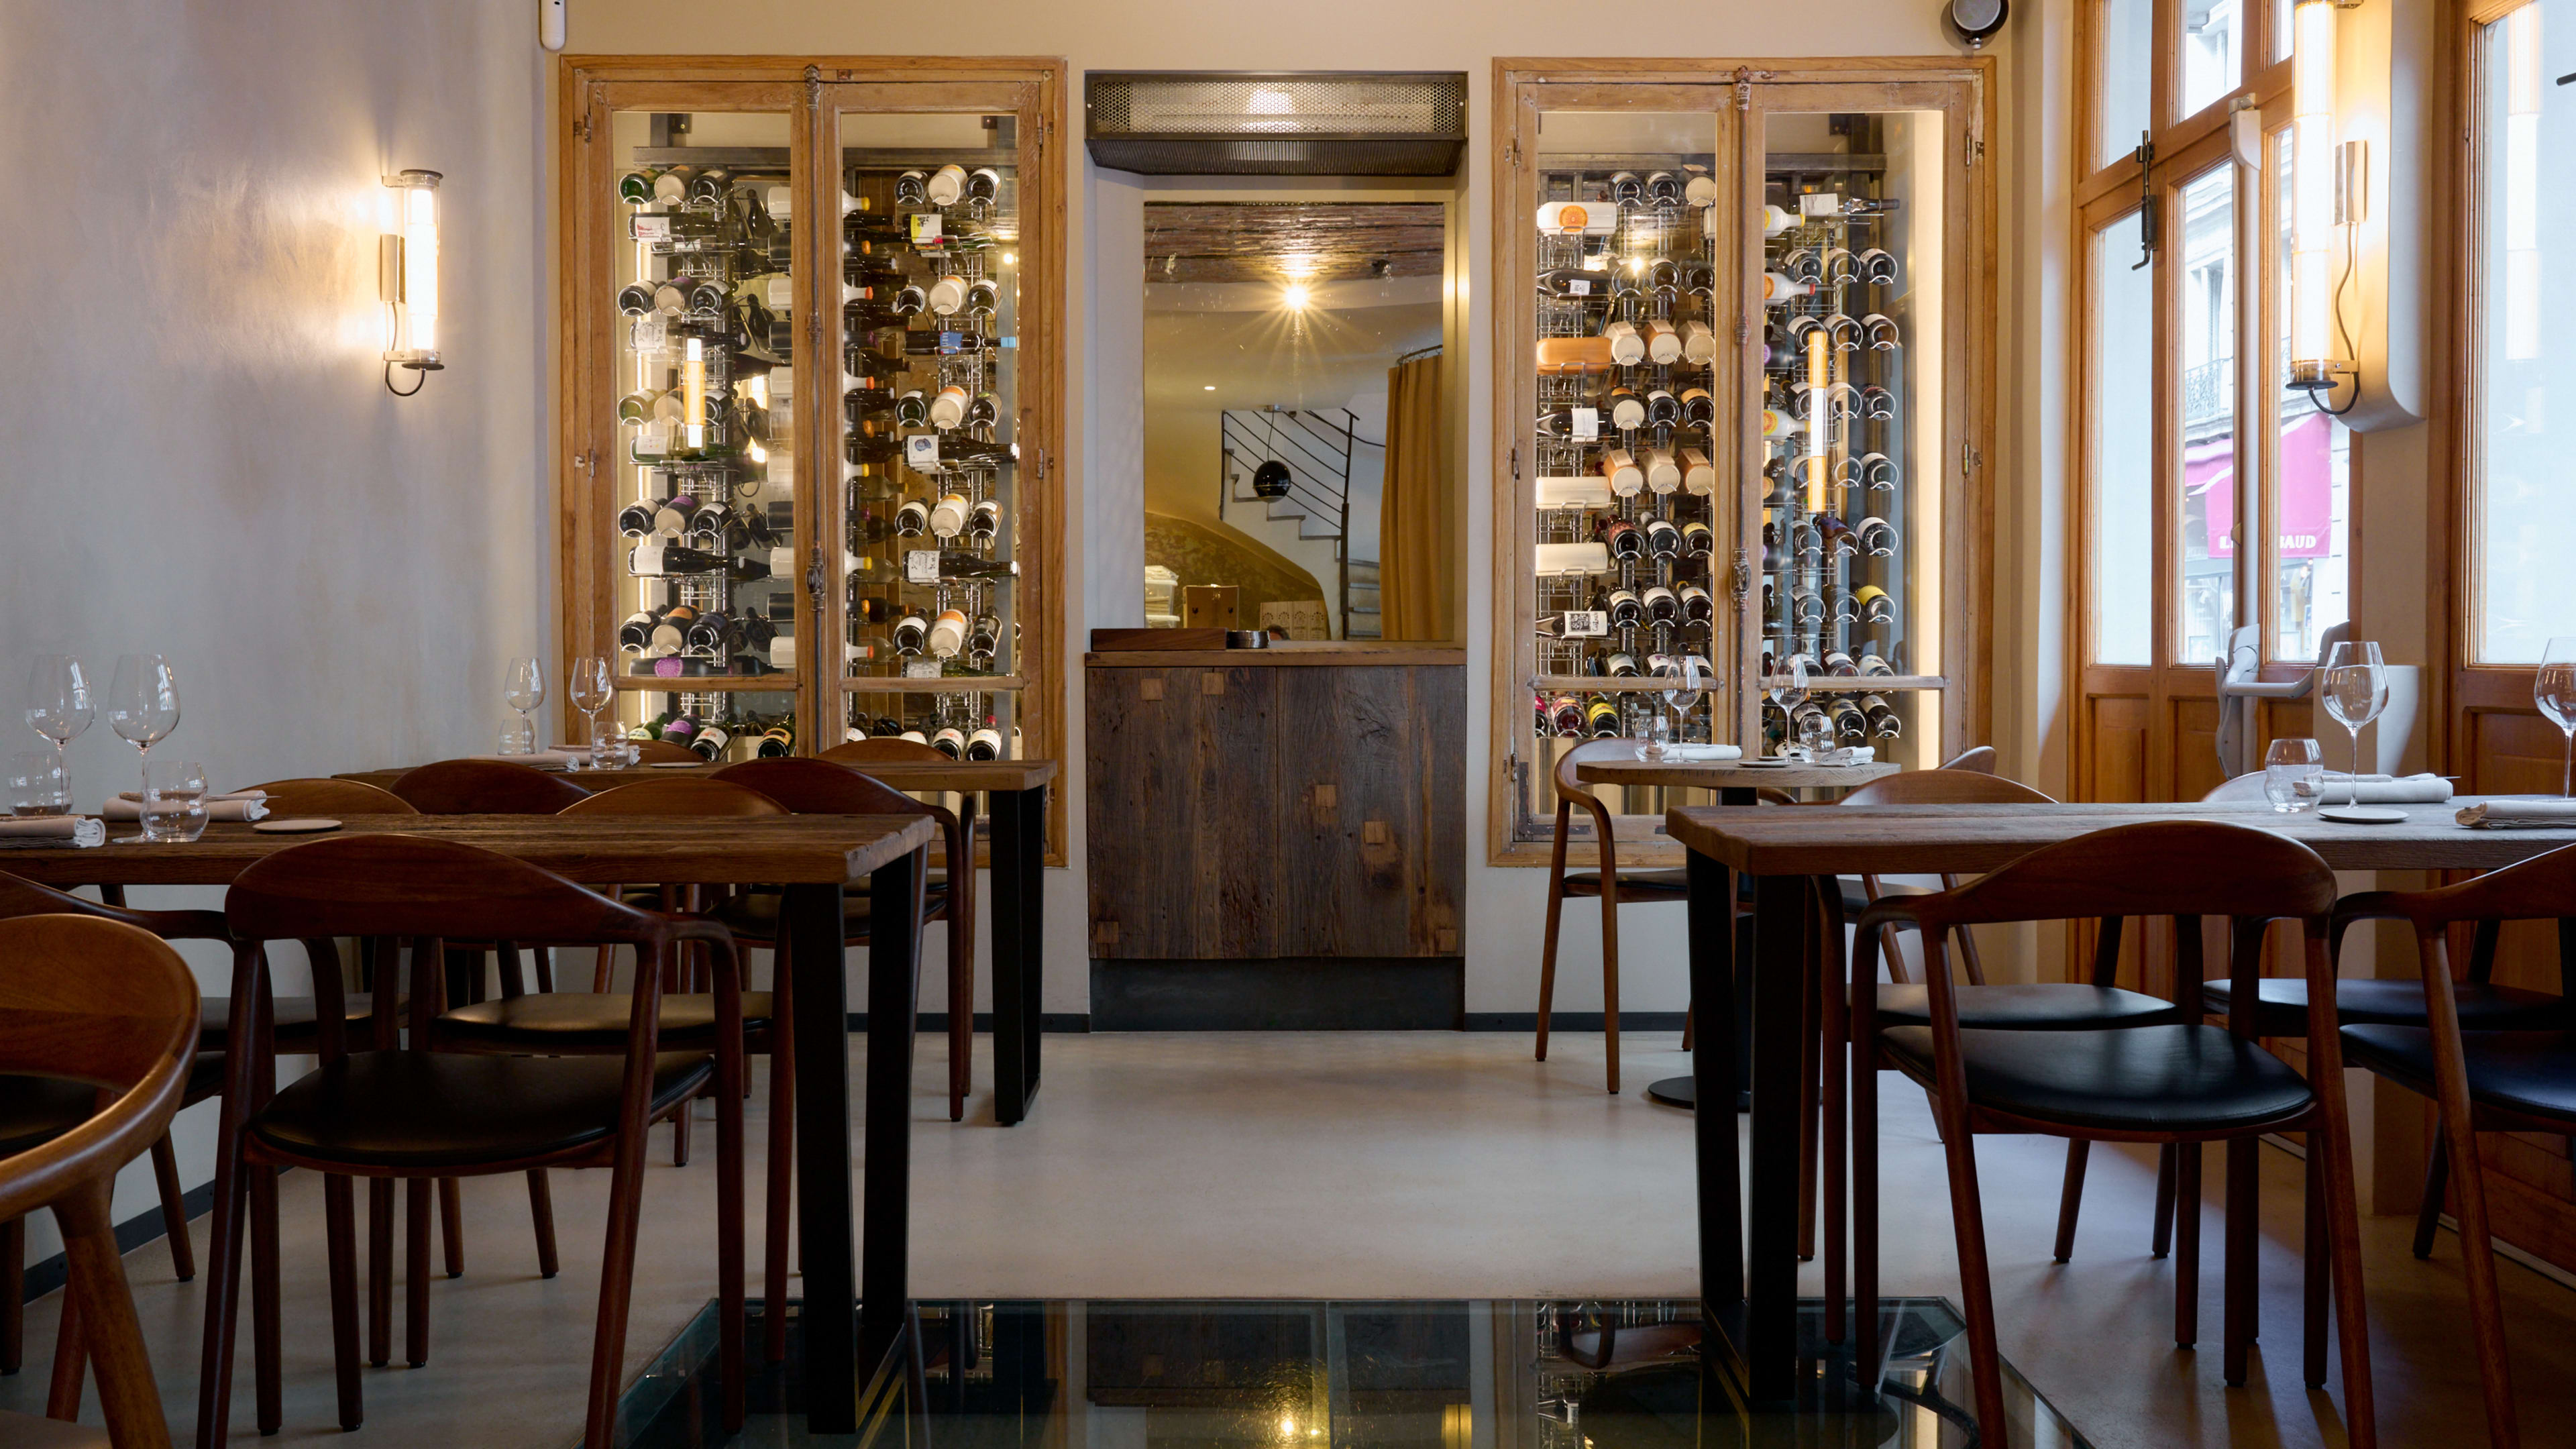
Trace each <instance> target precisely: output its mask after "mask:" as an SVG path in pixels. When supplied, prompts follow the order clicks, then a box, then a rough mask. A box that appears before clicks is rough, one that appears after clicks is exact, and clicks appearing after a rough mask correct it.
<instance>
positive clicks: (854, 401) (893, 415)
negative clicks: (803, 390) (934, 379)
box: [841, 379, 917, 428]
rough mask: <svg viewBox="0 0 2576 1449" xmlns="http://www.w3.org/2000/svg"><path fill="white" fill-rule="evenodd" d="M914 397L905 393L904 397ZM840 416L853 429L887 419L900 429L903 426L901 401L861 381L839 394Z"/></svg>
mask: <svg viewBox="0 0 2576 1449" xmlns="http://www.w3.org/2000/svg"><path fill="white" fill-rule="evenodd" d="M916 395H917V394H914V393H906V394H904V397H907V398H908V397H913V396H916ZM841 416H842V418H843V419H844V420H845V421H847V422H848V423H849V425H850V426H851V427H854V428H855V427H857V426H859V425H860V424H861V423H868V422H883V421H885V420H887V419H889V418H890V419H892V420H893V421H894V423H895V425H896V426H898V427H900V426H903V424H904V417H903V399H902V398H898V397H896V396H895V395H894V394H893V393H891V392H888V391H887V390H886V389H884V388H882V387H878V386H875V385H873V384H872V383H870V382H868V381H866V380H864V379H863V380H862V381H861V383H860V385H859V386H857V387H854V388H851V389H850V390H849V391H847V392H845V393H842V394H841Z"/></svg>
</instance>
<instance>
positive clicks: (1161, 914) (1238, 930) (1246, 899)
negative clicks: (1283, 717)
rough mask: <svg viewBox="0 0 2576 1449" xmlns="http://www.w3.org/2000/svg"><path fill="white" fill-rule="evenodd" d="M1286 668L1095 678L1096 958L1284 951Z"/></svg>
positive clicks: (1090, 677) (1091, 683) (1099, 672)
mask: <svg viewBox="0 0 2576 1449" xmlns="http://www.w3.org/2000/svg"><path fill="white" fill-rule="evenodd" d="M1283 672H1286V671H1281V670H1276V669H1270V668H1242V667H1233V668H1212V667H1209V666H1206V665H1186V666H1181V667H1178V668H1138V669H1092V670H1089V671H1087V673H1086V677H1085V682H1086V692H1087V694H1088V696H1089V698H1088V704H1089V727H1088V734H1089V739H1090V748H1089V762H1088V771H1087V773H1088V777H1089V780H1088V783H1089V794H1090V812H1091V813H1090V817H1089V818H1090V821H1091V829H1090V836H1091V840H1090V856H1091V936H1092V946H1091V954H1092V955H1093V956H1094V957H1097V958H1103V959H1121V960H1212V959H1224V958H1259V957H1268V956H1276V955H1278V954H1279V951H1278V948H1277V933H1278V930H1279V919H1280V914H1281V913H1280V911H1279V910H1278V909H1277V901H1278V891H1279V878H1280V869H1281V865H1280V862H1281V846H1282V834H1281V832H1282V822H1281V821H1280V819H1279V815H1278V811H1277V808H1276V806H1275V803H1274V802H1276V801H1278V800H1279V799H1280V798H1281V793H1280V780H1279V765H1278V756H1277V751H1276V749H1275V748H1274V740H1275V720H1274V711H1275V709H1276V704H1277V682H1276V678H1275V676H1277V675H1278V674H1280V673H1283Z"/></svg>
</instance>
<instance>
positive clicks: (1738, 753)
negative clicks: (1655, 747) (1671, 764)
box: [1664, 745, 1744, 760]
mask: <svg viewBox="0 0 2576 1449" xmlns="http://www.w3.org/2000/svg"><path fill="white" fill-rule="evenodd" d="M1664 758H1665V759H1667V760H1740V759H1743V758H1744V750H1743V748H1742V747H1741V746H1737V745H1666V746H1664Z"/></svg>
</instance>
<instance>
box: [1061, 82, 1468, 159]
mask: <svg viewBox="0 0 2576 1449" xmlns="http://www.w3.org/2000/svg"><path fill="white" fill-rule="evenodd" d="M1083 99H1084V108H1085V109H1086V110H1087V111H1088V112H1089V114H1090V130H1089V133H1088V137H1087V139H1088V141H1089V144H1090V148H1091V159H1092V160H1094V161H1096V162H1098V163H1100V164H1101V165H1103V166H1108V167H1113V168H1115V169H1117V170H1120V171H1136V172H1142V173H1144V174H1146V175H1149V176H1244V175H1259V176H1447V175H1449V174H1451V173H1452V172H1454V171H1456V170H1457V168H1458V158H1459V155H1460V154H1461V153H1462V152H1464V151H1465V150H1466V147H1467V77H1466V74H1465V72H1463V71H1405V72H1390V71H1093V72H1091V73H1090V74H1089V75H1088V76H1087V77H1085V88H1084V98H1083Z"/></svg>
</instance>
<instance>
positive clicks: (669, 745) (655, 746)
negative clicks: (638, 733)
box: [627, 740, 699, 765]
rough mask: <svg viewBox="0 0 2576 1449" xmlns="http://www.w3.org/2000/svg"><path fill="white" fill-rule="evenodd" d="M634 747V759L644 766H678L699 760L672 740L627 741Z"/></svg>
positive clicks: (695, 752) (685, 746)
mask: <svg viewBox="0 0 2576 1449" xmlns="http://www.w3.org/2000/svg"><path fill="white" fill-rule="evenodd" d="M627 743H629V744H631V745H633V746H635V759H636V762H637V763H639V764H645V765H679V764H686V763H687V762H689V761H691V760H694V759H697V758H699V756H698V752H697V751H695V750H693V749H690V748H689V747H688V746H687V745H684V744H680V743H678V742H676V741H673V740H629V741H628V742H627Z"/></svg>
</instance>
